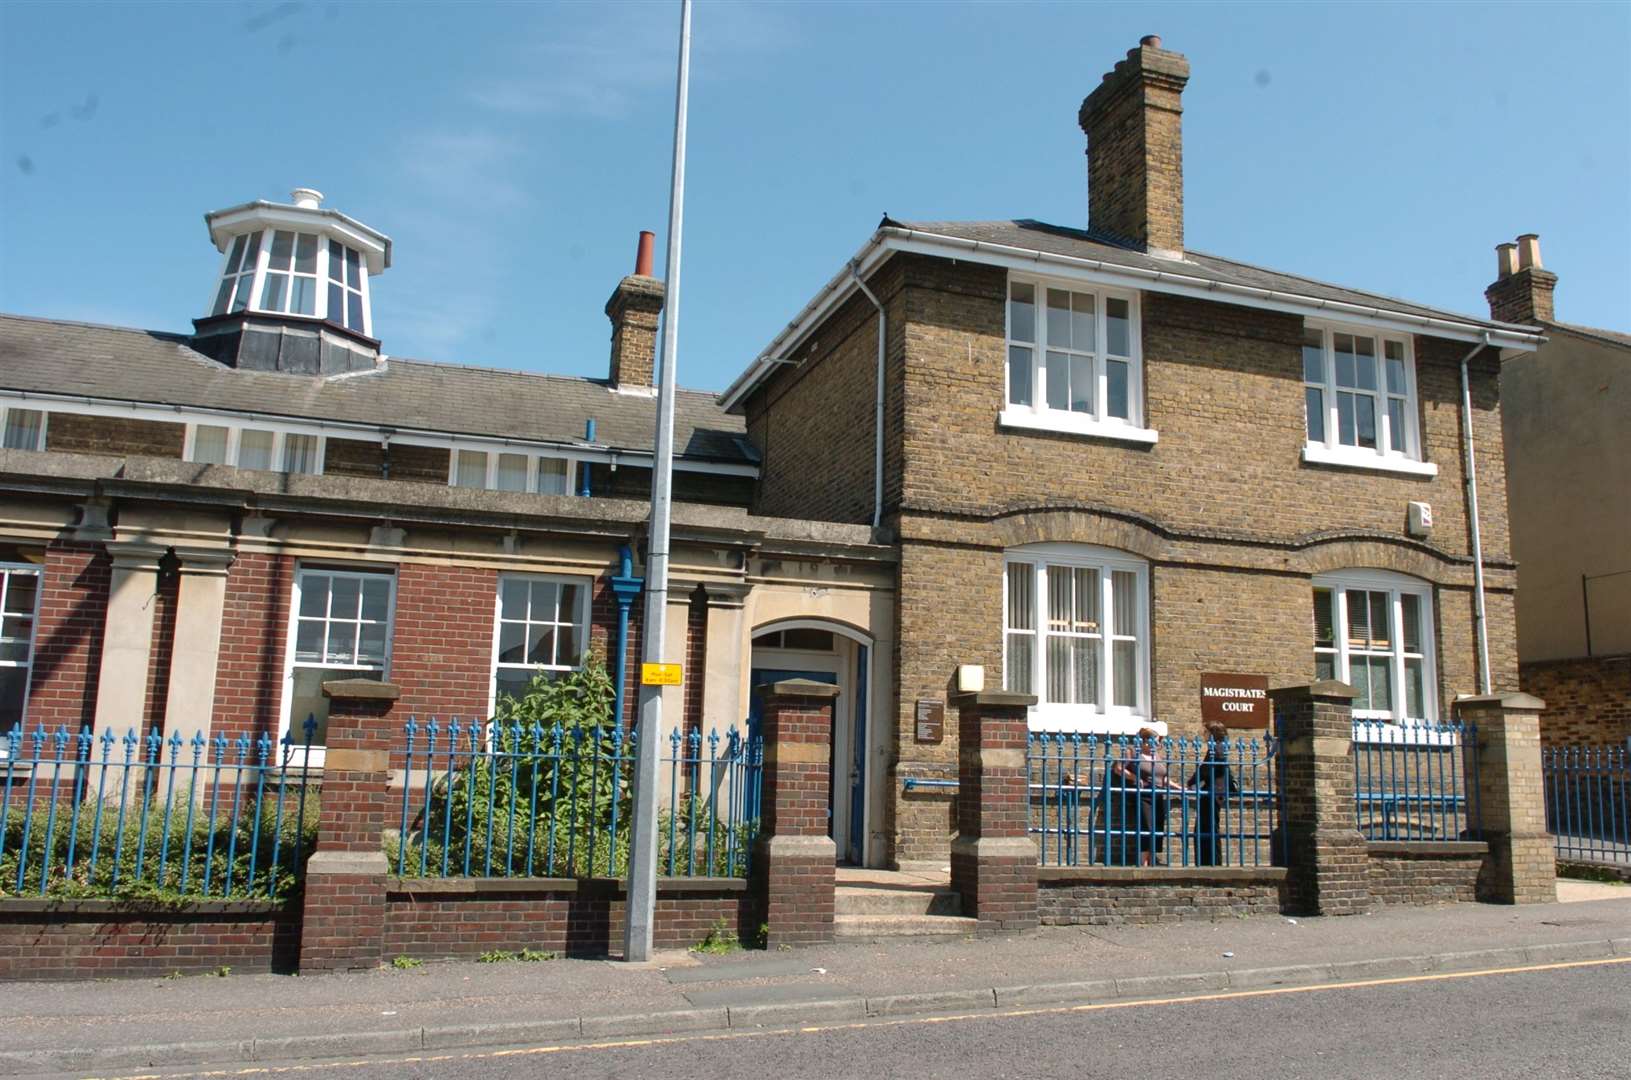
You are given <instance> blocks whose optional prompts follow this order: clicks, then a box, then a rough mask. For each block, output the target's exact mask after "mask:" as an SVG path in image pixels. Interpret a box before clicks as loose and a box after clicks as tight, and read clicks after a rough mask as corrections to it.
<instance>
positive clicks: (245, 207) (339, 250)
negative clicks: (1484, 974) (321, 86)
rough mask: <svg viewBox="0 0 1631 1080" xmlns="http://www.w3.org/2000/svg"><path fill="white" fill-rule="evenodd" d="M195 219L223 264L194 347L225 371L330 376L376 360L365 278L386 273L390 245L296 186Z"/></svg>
mask: <svg viewBox="0 0 1631 1080" xmlns="http://www.w3.org/2000/svg"><path fill="white" fill-rule="evenodd" d="M289 198H290V200H291V201H290V202H289V203H274V202H267V201H265V200H256V201H255V202H251V203H243V204H242V205H239V206H232V207H228V208H227V209H225V210H216V211H213V212H211V213H208V214H205V215H204V224H205V225H207V226H208V227H209V231H210V242H211V243H213V244H214V245H215V247H216V250H217V251H220V252H221V253H222V255H223V256H225V262H224V263H223V264H222V266H221V271H220V274H219V276H218V277H217V278H216V280H215V283H214V286H213V288H212V289H211V292H210V307H209V314H207V315H205V316H204V317H202V318H199V319H195V320H193V324H194V326H195V328H196V331H197V333H196V335H195V339H194V341H195V345H196V346H197V347H198V348H199V349H200V350H201V351H203V352H205V353H206V354H208V355H210V356H213V357H214V358H215V359H217V360H220V361H221V362H223V363H226V364H230V365H231V366H234V367H242V368H252V369H257V370H263V371H288V372H290V373H293V374H306V375H318V374H321V375H329V374H338V373H342V372H346V371H356V370H359V369H361V368H365V367H369V366H372V365H373V364H374V363H375V362H377V360H378V358H379V341H378V340H377V339H376V338H375V336H374V323H373V312H372V310H371V305H370V303H369V278H371V277H373V276H374V275H376V274H379V273H381V272H383V271H384V270H385V269H386V268H387V267H389V266H390V265H391V240H390V238H389V237H388V236H386V235H385V234H384V233H381V232H378V231H376V230H374V229H371V228H369V227H368V226H367V225H364V224H363V223H362V222H360V221H357V220H356V219H354V218H350V217H347V216H346V215H345V214H342V213H340V212H339V211H338V210H331V209H327V208H325V207H324V206H323V193H322V192H320V191H317V190H315V189H313V188H295V189H294V191H292V192H290V193H289Z"/></svg>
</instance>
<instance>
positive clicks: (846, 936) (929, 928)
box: [833, 915, 979, 941]
mask: <svg viewBox="0 0 1631 1080" xmlns="http://www.w3.org/2000/svg"><path fill="white" fill-rule="evenodd" d="M978 927H979V920H977V919H969V918H965V917H963V916H961V915H839V916H836V917H835V918H834V919H833V939H834V940H835V941H878V940H881V939H885V938H901V937H912V938H959V937H969V936H972V935H973V934H974V932H975V930H976V929H978Z"/></svg>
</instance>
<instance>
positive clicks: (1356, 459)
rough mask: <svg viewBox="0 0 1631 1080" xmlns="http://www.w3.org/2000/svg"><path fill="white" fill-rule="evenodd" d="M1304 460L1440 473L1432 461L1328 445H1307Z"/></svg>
mask: <svg viewBox="0 0 1631 1080" xmlns="http://www.w3.org/2000/svg"><path fill="white" fill-rule="evenodd" d="M1303 461H1305V462H1307V463H1308V464H1310V465H1335V466H1337V467H1338V468H1342V469H1370V470H1371V471H1373V472H1390V473H1400V474H1402V475H1404V476H1437V475H1438V466H1437V465H1435V464H1433V463H1432V462H1431V461H1412V460H1410V459H1409V458H1403V457H1394V456H1391V455H1384V454H1373V453H1371V452H1370V451H1369V450H1357V451H1356V450H1346V449H1344V450H1333V449H1331V448H1330V447H1328V446H1305V447H1303Z"/></svg>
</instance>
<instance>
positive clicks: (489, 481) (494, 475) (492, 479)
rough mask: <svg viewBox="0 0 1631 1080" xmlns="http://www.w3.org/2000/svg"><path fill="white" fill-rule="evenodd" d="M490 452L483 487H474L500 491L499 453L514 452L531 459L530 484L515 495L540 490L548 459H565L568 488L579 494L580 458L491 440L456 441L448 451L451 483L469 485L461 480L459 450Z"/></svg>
mask: <svg viewBox="0 0 1631 1080" xmlns="http://www.w3.org/2000/svg"><path fill="white" fill-rule="evenodd" d="M466 451H468V452H470V453H475V454H486V455H487V468H486V471H485V476H484V477H483V479H482V483H481V487H480V488H479V489H478V488H475V487H470V490H471V491H476V490H481V491H497V490H499V488H498V456H499V455H500V454H514V455H516V456H520V457H525V458H526V459H527V486H526V487H525V488H524V489H523V490H522V491H517V492H510V494H514V495H522V494H529V495H536V494H538V493H539V492H538V474H539V471H540V470H541V468H542V466H541V465H540V462H544V461H564V462H565V463H566V491H565V494H567V495H576V494H577V491H576V490H574V488H573V480H574V478H575V477H576V476H577V475H578V472H577V465H578V464H579V460H578V459H577V458H574V457H570V456H568V455H565V454H539V453H536V452H532V451H528V450H525V449H522V448H520V447H515V446H502V445H498V444H487V443H468V442H465V443H454V444H453V446H452V448H451V449H450V451H449V452H448V455H447V483H448V486H449V487H467V486H468V485H463V484H460V483H459V454H461V453H464V452H466Z"/></svg>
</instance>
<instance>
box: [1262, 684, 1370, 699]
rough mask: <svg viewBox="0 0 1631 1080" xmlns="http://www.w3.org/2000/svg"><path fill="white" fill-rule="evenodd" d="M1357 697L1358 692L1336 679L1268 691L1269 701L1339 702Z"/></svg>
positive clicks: (1280, 687) (1279, 687) (1277, 687)
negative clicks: (1332, 699) (1301, 699)
mask: <svg viewBox="0 0 1631 1080" xmlns="http://www.w3.org/2000/svg"><path fill="white" fill-rule="evenodd" d="M1358 696H1359V691H1358V690H1355V689H1354V688H1353V687H1351V686H1349V685H1348V684H1347V683H1345V682H1339V681H1337V680H1336V679H1322V680H1320V681H1319V682H1314V683H1298V684H1297V685H1295V686H1276V687H1274V688H1273V689H1271V690H1270V691H1269V700H1271V701H1296V700H1298V699H1300V698H1335V699H1337V700H1339V701H1352V700H1353V699H1354V698H1356V697H1358Z"/></svg>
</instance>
